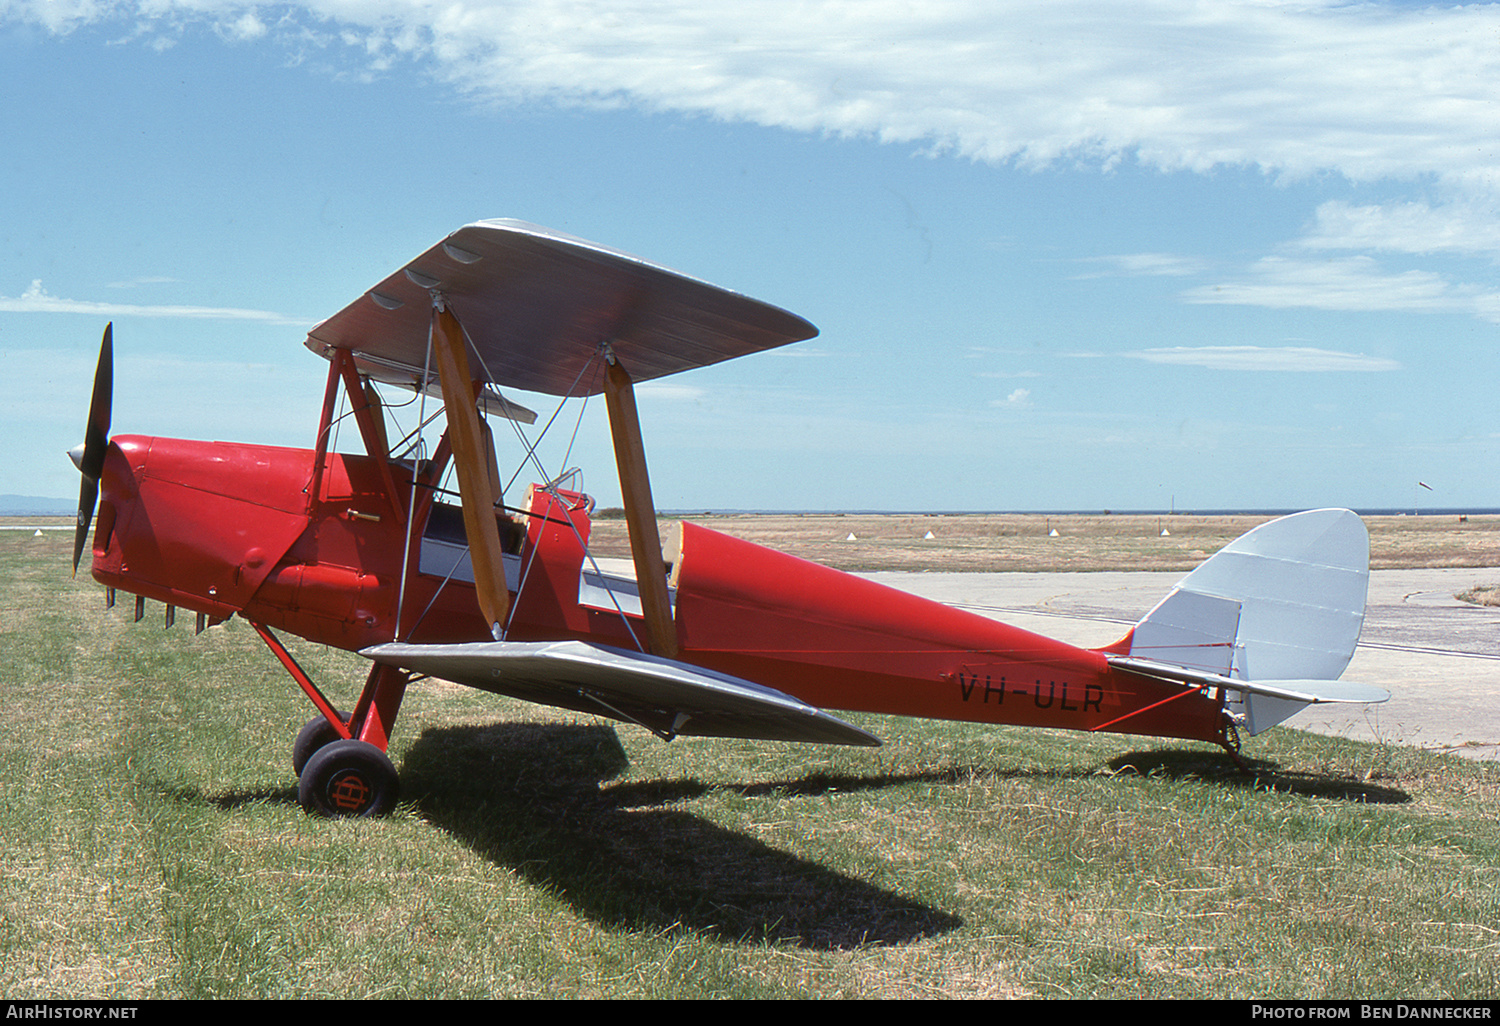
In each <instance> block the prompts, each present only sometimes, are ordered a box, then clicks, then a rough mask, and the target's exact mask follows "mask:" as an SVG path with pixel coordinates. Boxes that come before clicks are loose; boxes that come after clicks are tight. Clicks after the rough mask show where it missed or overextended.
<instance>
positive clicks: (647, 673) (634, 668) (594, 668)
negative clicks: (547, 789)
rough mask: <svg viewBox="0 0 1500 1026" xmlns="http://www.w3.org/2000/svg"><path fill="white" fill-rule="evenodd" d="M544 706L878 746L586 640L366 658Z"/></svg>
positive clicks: (698, 730) (769, 691) (798, 711)
mask: <svg viewBox="0 0 1500 1026" xmlns="http://www.w3.org/2000/svg"><path fill="white" fill-rule="evenodd" d="M360 654H361V655H363V656H366V657H368V658H370V659H373V660H375V661H376V662H378V663H384V664H388V665H391V666H399V667H403V668H405V669H408V670H414V671H416V672H418V673H425V674H428V675H430V676H433V677H441V678H442V679H444V680H451V681H453V682H454V683H457V684H466V685H468V686H469V687H473V688H479V689H480V690H483V691H490V692H493V693H495V694H499V695H509V696H511V697H512V698H519V699H522V700H524V701H528V702H536V703H538V704H540V705H550V706H556V707H558V708H561V709H572V710H575V711H577V712H584V713H592V714H595V715H599V716H608V717H611V718H613V719H617V720H623V721H625V722H627V723H639V724H640V725H642V726H644V727H646V728H647V729H649V730H651V731H653V732H655V733H657V734H659V735H661V736H663V737H666V738H668V739H671V738H673V737H675V736H677V735H679V734H682V735H693V736H700V737H737V738H754V739H759V740H764V741H806V742H813V743H817V744H834V745H862V746H870V747H873V746H877V745H879V744H880V739H879V738H877V737H875V736H874V735H873V734H869V733H866V732H865V731H863V730H860V729H859V728H858V727H855V726H852V725H850V724H848V723H845V722H844V721H843V720H840V719H837V718H836V717H833V716H830V715H828V714H827V713H825V712H823V711H822V710H821V709H817V708H814V707H813V706H810V705H807V704H805V703H803V702H800V701H798V700H797V699H795V698H792V697H791V696H789V695H785V694H783V693H781V692H780V691H776V690H775V689H773V688H768V687H763V686H761V685H759V684H753V683H751V682H750V681H747V680H741V679H740V678H738V677H731V676H729V675H728V674H724V673H715V672H714V671H712V670H704V669H700V668H698V667H696V666H689V665H687V664H686V663H680V662H676V661H674V660H671V659H662V658H659V657H657V656H650V655H643V654H641V653H639V652H627V651H625V650H624V649H618V648H609V647H607V646H604V645H593V644H589V643H587V642H582V641H548V642H507V641H498V642H475V643H468V644H455V645H409V644H400V643H391V644H386V645H376V646H374V647H373V648H367V649H365V650H364V651H362V652H361V653H360Z"/></svg>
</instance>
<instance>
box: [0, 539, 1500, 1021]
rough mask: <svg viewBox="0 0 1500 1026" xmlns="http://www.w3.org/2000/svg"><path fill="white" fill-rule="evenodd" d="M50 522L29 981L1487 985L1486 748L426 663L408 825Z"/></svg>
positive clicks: (981, 991) (402, 743)
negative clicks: (640, 683)
mask: <svg viewBox="0 0 1500 1026" xmlns="http://www.w3.org/2000/svg"><path fill="white" fill-rule="evenodd" d="M5 533H6V534H10V533H11V532H5ZM16 534H18V535H19V532H16ZM67 541H68V540H67V539H64V538H61V537H55V536H54V537H47V538H41V539H33V538H30V537H0V581H3V585H0V659H3V661H4V665H5V666H6V683H5V698H4V703H3V706H0V708H3V712H0V725H3V730H0V836H3V838H4V842H5V843H4V845H3V848H0V992H3V993H4V994H5V995H6V996H7V997H10V998H28V997H85V996H87V997H103V998H142V997H192V998H213V997H231V998H233V997H404V998H417V997H427V996H432V997H451V998H479V997H569V998H574V997H642V998H680V997H698V998H702V997H724V998H767V997H789V996H820V997H835V996H847V997H970V996H973V997H1004V996H1035V997H1127V998H1129V997H1260V998H1348V997H1363V998H1391V997H1407V998H1418V997H1429V998H1434V997H1446V998H1493V997H1494V996H1495V995H1496V994H1497V993H1500V824H1497V816H1496V813H1497V810H1500V766H1496V765H1494V764H1478V763H1472V762H1467V761H1464V760H1461V759H1457V758H1453V757H1448V756H1438V755H1432V754H1429V753H1425V752H1421V751H1418V750H1414V749H1408V748H1401V747H1397V746H1377V745H1366V744H1357V743H1352V742H1347V741H1341V740H1336V739H1331V738H1324V737H1319V736H1316V735H1312V734H1306V733H1302V732H1298V731H1294V730H1285V729H1277V730H1273V731H1271V732H1269V733H1267V734H1265V735H1262V736H1261V737H1259V738H1255V739H1251V740H1249V741H1248V742H1247V744H1246V749H1245V754H1246V755H1247V756H1248V757H1249V758H1250V759H1251V760H1252V762H1253V767H1254V772H1253V773H1252V774H1250V775H1241V774H1239V773H1237V772H1235V771H1234V770H1233V769H1232V768H1231V767H1230V766H1229V764H1228V762H1227V760H1226V759H1225V758H1224V757H1223V755H1222V754H1221V753H1218V752H1216V751H1214V750H1211V749H1208V748H1205V747H1202V746H1190V745H1177V744H1171V743H1165V742H1158V741H1156V740H1154V739H1146V738H1130V737H1120V736H1093V735H1077V734H1068V733H1061V732H1049V731H1022V730H1015V729H996V728H987V727H976V726H970V725H962V724H934V723H925V722H920V721H909V720H899V719H885V718H881V717H862V718H859V722H860V724H861V725H862V726H864V727H866V728H867V729H870V730H873V731H874V732H875V733H877V734H879V735H881V736H882V737H884V738H886V739H887V744H886V746H885V747H883V748H880V749H875V750H844V749H827V748H816V747H798V746H791V745H772V744H754V743H748V742H732V741H710V740H701V739H687V738H683V739H679V740H677V741H675V742H673V743H672V744H670V745H666V744H662V743H661V742H659V741H657V740H656V739H655V738H653V737H651V736H650V735H649V734H646V733H645V732H644V731H640V730H636V729H634V728H629V727H624V726H621V727H619V728H618V729H616V727H614V726H612V725H609V724H604V723H601V722H598V721H593V720H590V719H588V718H585V717H577V716H571V715H565V714H556V713H553V712H551V711H549V710H544V709H537V708H534V707H530V706H526V705H523V704H519V703H511V702H507V701H503V700H498V699H494V698H492V697H491V696H488V695H483V694H479V693H476V692H471V691H467V690H465V689H462V688H458V687H454V686H450V685H446V684H439V683H431V682H429V683H424V684H421V685H417V686H416V687H414V688H413V690H412V692H411V693H410V695H409V697H408V700H407V705H406V708H405V709H404V710H403V714H402V720H401V723H400V726H399V729H398V736H397V740H396V742H395V743H394V744H393V746H392V752H391V754H392V756H393V758H394V760H395V762H396V764H397V766H398V767H399V768H400V769H401V771H402V785H403V802H402V804H401V806H400V807H399V809H398V812H397V813H396V814H395V815H394V816H392V817H390V818H389V819H386V820H382V821H375V822H335V821H325V820H315V819H310V818H308V817H307V816H305V815H304V814H303V813H302V811H301V809H300V807H299V806H298V805H297V802H296V791H295V783H296V782H295V780H294V778H293V776H292V772H291V769H290V765H289V756H290V746H291V741H292V737H293V736H294V734H295V732H296V729H297V728H298V726H300V725H301V723H302V722H303V721H305V720H306V719H307V718H308V716H309V715H311V711H310V707H309V706H308V705H307V703H306V702H305V700H304V699H302V698H301V696H300V693H299V692H297V690H296V689H295V687H294V686H293V685H292V684H291V683H290V681H289V680H287V679H286V677H285V675H284V674H283V673H282V671H281V670H280V668H279V666H277V664H276V663H275V661H274V660H273V659H272V658H271V657H270V655H269V654H268V653H267V652H265V650H264V648H263V646H262V645H261V644H260V641H259V639H257V638H256V637H255V635H254V633H253V632H252V631H251V630H250V629H249V627H248V626H247V625H245V624H242V623H238V622H234V621H231V622H230V623H228V624H225V625H224V626H222V627H218V628H214V629H212V630H210V631H208V632H206V633H204V634H203V635H201V636H198V637H195V636H194V635H193V634H192V631H191V617H183V618H180V619H179V624H178V626H177V627H176V628H174V629H173V630H170V631H166V630H163V629H162V626H161V616H160V612H161V611H160V608H159V607H153V608H151V609H150V610H149V612H148V617H147V619H146V620H145V621H143V622H142V623H140V624H132V623H131V622H130V616H129V604H128V603H127V602H122V603H121V605H120V607H118V608H116V609H115V610H112V611H109V612H106V611H105V610H104V609H103V608H102V606H103V601H102V594H101V591H100V589H99V588H97V586H95V585H93V584H92V583H89V582H86V581H79V582H76V583H70V582H69V581H68V580H67V573H66V565H67V555H66V549H67ZM295 651H296V654H297V655H298V658H299V659H300V660H302V662H303V663H304V665H305V666H307V667H308V669H309V670H310V672H312V673H313V675H314V676H315V678H317V679H318V680H319V681H321V682H322V683H323V684H324V685H325V688H326V690H328V691H329V692H330V693H331V694H332V695H333V696H334V697H335V698H336V700H339V701H347V700H348V698H349V697H350V696H352V694H353V693H354V691H355V689H356V688H357V686H358V683H359V682H360V680H361V679H362V677H363V669H364V666H363V661H362V660H361V659H360V658H359V657H358V656H350V655H348V654H346V653H340V652H334V651H329V650H324V649H320V648H314V647H312V646H308V645H305V644H303V645H300V646H299V647H296V648H295Z"/></svg>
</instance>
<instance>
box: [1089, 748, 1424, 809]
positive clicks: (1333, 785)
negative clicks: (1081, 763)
mask: <svg viewBox="0 0 1500 1026" xmlns="http://www.w3.org/2000/svg"><path fill="white" fill-rule="evenodd" d="M1244 761H1245V766H1246V768H1245V769H1241V768H1240V767H1238V766H1236V765H1235V764H1234V762H1233V761H1232V760H1231V759H1230V758H1229V757H1228V756H1226V755H1225V754H1223V753H1222V752H1211V751H1196V750H1193V749H1182V748H1170V749H1158V750H1156V751H1148V752H1128V753H1126V754H1124V755H1117V756H1115V757H1114V758H1113V759H1110V760H1109V762H1108V763H1107V764H1106V765H1107V766H1108V767H1109V770H1110V772H1112V773H1134V774H1138V775H1140V776H1154V777H1165V778H1167V779H1174V780H1203V781H1206V782H1211V783H1215V784H1222V785H1224V786H1227V787H1245V788H1251V789H1254V790H1261V791H1280V792H1282V793H1284V794H1295V795H1301V796H1302V797H1305V798H1326V799H1332V800H1335V801H1346V802H1357V803H1368V804H1371V805H1400V804H1403V803H1405V802H1409V801H1411V795H1409V794H1407V793H1406V792H1405V791H1403V790H1401V789H1400V788H1396V787H1385V786H1382V785H1380V784H1375V783H1371V782H1370V781H1368V780H1360V779H1358V778H1356V777H1349V776H1335V775H1332V774H1328V773H1310V772H1306V771H1301V770H1287V769H1282V768H1281V766H1280V764H1279V763H1275V762H1271V761H1269V760H1265V759H1245V760H1244Z"/></svg>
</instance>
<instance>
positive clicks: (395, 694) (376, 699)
mask: <svg viewBox="0 0 1500 1026" xmlns="http://www.w3.org/2000/svg"><path fill="white" fill-rule="evenodd" d="M251 625H252V626H253V627H254V628H255V630H256V632H257V633H259V634H260V636H261V638H262V639H263V640H264V641H265V643H266V645H267V647H269V648H270V649H271V651H272V653H273V654H275V656H276V658H277V659H279V660H280V661H281V664H282V665H283V666H284V667H286V670H287V672H288V673H290V674H291V675H292V679H293V680H295V681H296V682H297V686H298V687H300V688H301V689H302V690H303V691H304V692H305V693H306V694H307V697H308V698H310V699H311V700H312V703H313V705H315V706H317V708H318V711H319V713H320V714H321V715H319V716H317V717H314V718H313V719H311V720H309V721H308V722H307V723H306V724H304V725H303V727H302V729H301V730H300V731H299V732H298V734H297V740H296V742H295V743H294V744H293V745H292V769H294V770H295V771H296V772H297V776H298V778H299V780H298V785H297V798H298V800H299V801H300V802H301V803H302V807H303V808H304V809H306V810H307V811H308V812H309V813H311V814H313V815H319V816H384V815H386V814H387V813H389V812H390V811H391V810H392V809H393V808H395V805H396V796H397V793H398V791H399V786H400V780H399V778H398V776H397V773H396V767H395V766H394V765H392V764H391V760H390V758H389V757H388V756H387V755H386V754H385V750H386V748H387V746H388V745H389V743H390V736H391V731H392V729H393V728H394V727H395V725H396V714H397V713H398V712H400V711H401V699H402V698H403V697H405V695H406V685H407V684H408V683H409V682H410V681H411V679H412V677H411V675H410V674H408V673H407V672H406V671H405V670H401V669H398V668H396V667H394V666H385V665H382V664H380V663H376V664H375V665H374V666H373V667H372V668H371V669H370V675H369V676H368V677H367V678H365V687H364V690H363V691H361V692H360V695H359V700H358V701H357V702H356V703H355V705H354V713H353V715H351V716H350V717H349V718H348V719H345V718H344V715H343V714H342V713H341V712H339V711H338V710H337V709H335V708H334V707H333V705H332V704H331V703H330V702H329V701H328V699H327V698H325V697H324V696H323V693H322V692H321V691H319V690H318V688H317V685H315V684H314V683H313V682H312V678H310V677H309V676H308V675H307V673H306V672H305V671H304V670H303V669H302V667H301V666H299V665H297V661H296V660H295V659H293V658H292V655H291V653H290V652H288V651H287V650H286V646H284V645H282V644H281V642H280V641H279V640H278V639H277V638H276V636H275V635H274V634H272V633H271V632H270V631H269V630H268V629H267V628H266V627H265V626H264V625H262V624H258V623H255V622H254V621H251Z"/></svg>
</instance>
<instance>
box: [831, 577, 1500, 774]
mask: <svg viewBox="0 0 1500 1026" xmlns="http://www.w3.org/2000/svg"><path fill="white" fill-rule="evenodd" d="M861 576H865V577H869V578H870V579H871V580H876V581H880V582H881V583H883V584H888V585H890V586H892V587H896V588H901V589H902V590H904V591H909V592H912V593H913V594H917V595H922V596H925V597H927V598H931V599H936V600H938V601H940V602H946V603H948V604H949V605H955V606H960V607H963V608H966V609H970V610H973V611H974V612H976V613H981V614H983V615H985V616H992V617H994V618H996V619H999V620H1004V621H1005V622H1006V623H1010V624H1014V625H1015V626H1017V627H1021V628H1024V629H1026V630H1030V631H1035V632H1037V633H1038V634H1046V635H1048V636H1050V637H1054V638H1058V639H1060V640H1063V641H1067V642H1069V643H1071V644H1075V645H1082V646H1086V647H1090V648H1093V647H1097V646H1099V645H1107V644H1109V643H1110V642H1112V641H1116V640H1118V639H1119V638H1120V637H1121V636H1123V635H1124V633H1125V632H1126V631H1127V630H1129V629H1130V626H1131V625H1132V624H1134V623H1135V622H1136V621H1137V620H1139V619H1140V618H1141V617H1142V616H1144V615H1145V614H1146V612H1147V611H1149V610H1150V609H1151V607H1152V606H1154V605H1156V603H1157V602H1158V601H1160V600H1161V598H1162V597H1163V596H1164V595H1166V594H1167V592H1168V591H1170V590H1171V588H1172V585H1174V584H1175V583H1176V582H1177V581H1178V580H1179V579H1180V578H1181V577H1182V575H1181V574H1177V573H1133V572H1132V573H1077V574H1017V573H1006V574H985V573H873V574H864V575H861ZM1497 580H1500V570H1483V569H1481V570H1474V569H1459V570H1377V571H1374V572H1372V573H1371V574H1370V591H1369V599H1368V603H1367V606H1366V611H1365V626H1364V631H1363V633H1362V634H1361V635H1360V642H1359V648H1358V649H1357V650H1356V651H1355V653H1354V659H1353V661H1352V662H1351V663H1350V664H1349V669H1348V670H1347V671H1345V673H1344V677H1345V678H1346V679H1348V680H1354V681H1360V682H1361V683H1366V684H1374V685H1376V686H1378V687H1383V688H1385V689H1386V690H1388V691H1390V693H1391V699H1390V701H1389V702H1386V703H1384V704H1381V705H1371V706H1364V705H1324V706H1311V707H1309V708H1307V709H1304V710H1303V711H1302V712H1300V713H1298V714H1297V715H1296V716H1293V717H1292V718H1291V719H1290V720H1288V721H1287V722H1286V725H1287V726H1289V727H1299V728H1301V729H1303V730H1312V731H1317V732H1319V733H1324V734H1336V735H1338V736H1341V737H1349V738H1355V739H1359V740H1364V741H1386V742H1391V743H1395V744H1404V745H1416V746H1420V747H1423V748H1429V749H1433V750H1436V751H1444V752H1452V753H1454V754H1458V755H1463V756H1466V757H1468V758H1473V759H1484V760H1500V608H1494V607H1484V606H1474V605H1470V604H1468V603H1465V602H1460V601H1458V600H1457V599H1456V598H1454V597H1453V596H1454V594H1455V593H1457V592H1460V591H1463V590H1464V589H1466V588H1470V587H1473V586H1474V585H1476V584H1494V583H1497Z"/></svg>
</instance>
